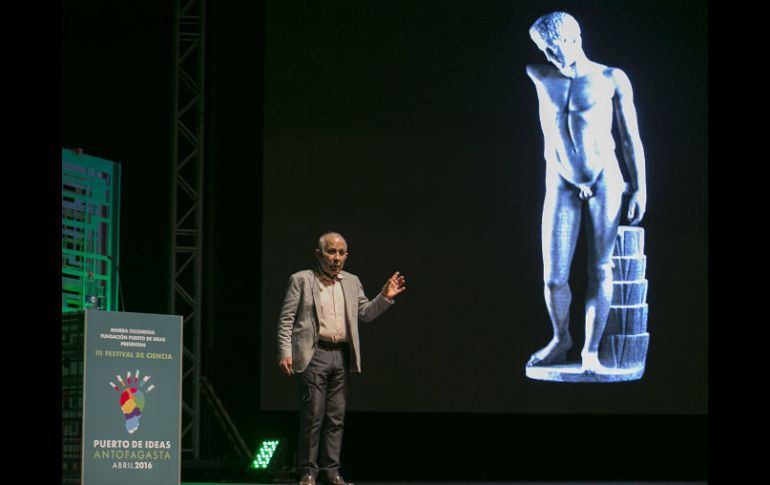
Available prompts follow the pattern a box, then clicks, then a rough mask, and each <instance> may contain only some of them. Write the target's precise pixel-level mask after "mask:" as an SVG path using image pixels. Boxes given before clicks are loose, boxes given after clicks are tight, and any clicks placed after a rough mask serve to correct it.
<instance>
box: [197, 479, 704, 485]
mask: <svg viewBox="0 0 770 485" xmlns="http://www.w3.org/2000/svg"><path fill="white" fill-rule="evenodd" d="M276 483H297V482H271V483H261V482H182V485H220V484H228V485H275V484H276ZM707 483H708V482H672V481H664V482H649V481H646V482H602V481H580V482H361V481H358V480H356V481H354V482H353V485H706V484H707Z"/></svg>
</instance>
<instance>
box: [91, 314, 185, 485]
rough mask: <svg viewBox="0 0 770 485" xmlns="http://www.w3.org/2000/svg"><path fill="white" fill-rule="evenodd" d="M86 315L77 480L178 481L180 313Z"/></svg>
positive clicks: (107, 484)
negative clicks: (80, 442)
mask: <svg viewBox="0 0 770 485" xmlns="http://www.w3.org/2000/svg"><path fill="white" fill-rule="evenodd" d="M84 318H85V325H84V330H85V348H84V351H83V352H84V370H83V396H84V399H83V453H82V457H83V467H82V473H83V475H82V477H83V479H82V485H123V484H125V485H141V484H153V485H179V483H180V459H181V420H182V413H181V409H182V317H180V316H176V315H151V314H142V313H126V312H104V311H92V310H87V311H86V312H85V317H84Z"/></svg>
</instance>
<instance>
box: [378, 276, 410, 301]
mask: <svg viewBox="0 0 770 485" xmlns="http://www.w3.org/2000/svg"><path fill="white" fill-rule="evenodd" d="M405 283H406V279H404V277H403V276H401V274H400V273H399V272H398V271H396V272H395V273H393V276H391V277H390V278H388V281H386V282H385V286H383V287H382V292H381V293H382V296H384V297H385V298H388V299H390V300H392V299H393V298H394V297H395V296H396V295H398V294H400V293H403V292H405V291H406V286H404V284H405Z"/></svg>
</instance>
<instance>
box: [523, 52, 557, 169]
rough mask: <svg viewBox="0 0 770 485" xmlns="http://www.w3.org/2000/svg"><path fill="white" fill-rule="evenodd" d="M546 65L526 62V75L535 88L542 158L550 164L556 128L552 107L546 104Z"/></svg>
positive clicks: (553, 158)
mask: <svg viewBox="0 0 770 485" xmlns="http://www.w3.org/2000/svg"><path fill="white" fill-rule="evenodd" d="M546 71H547V66H544V65H539V64H527V75H528V76H529V78H530V79H531V80H532V83H533V84H534V85H535V89H536V90H537V101H538V116H539V118H540V129H541V130H542V131H543V145H544V146H543V158H545V160H546V161H547V162H548V163H549V164H551V163H554V164H555V163H557V161H556V147H555V146H554V143H553V137H554V136H558V130H557V128H556V125H555V123H554V119H553V109H552V108H551V107H550V106H549V105H548V101H547V100H548V93H547V92H546V89H545V82H544V78H545V77H546V76H547V74H546Z"/></svg>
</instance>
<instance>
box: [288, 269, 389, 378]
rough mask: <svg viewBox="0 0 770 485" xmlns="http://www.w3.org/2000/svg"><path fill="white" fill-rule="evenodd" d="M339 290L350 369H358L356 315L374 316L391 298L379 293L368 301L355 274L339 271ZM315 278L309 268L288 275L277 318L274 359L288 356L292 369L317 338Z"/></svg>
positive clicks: (300, 366) (303, 361) (306, 359)
mask: <svg viewBox="0 0 770 485" xmlns="http://www.w3.org/2000/svg"><path fill="white" fill-rule="evenodd" d="M340 275H341V276H342V279H341V283H342V294H343V295H344V296H345V317H346V320H347V324H348V340H350V348H351V352H352V355H351V359H350V370H351V371H352V372H361V351H360V348H361V347H360V346H359V342H358V319H359V318H360V319H361V320H363V321H365V322H369V321H371V320H374V319H375V318H377V317H378V316H380V314H382V312H384V311H385V310H387V309H388V308H390V306H391V305H392V303H391V302H389V301H388V300H387V298H385V297H384V296H382V293H377V296H376V297H375V298H374V299H373V300H371V301H369V299H368V298H366V295H364V288H363V286H361V281H360V280H359V279H358V276H356V275H354V274H350V273H348V272H345V271H341V272H340ZM319 304H320V296H319V293H318V280H317V279H316V277H315V274H314V272H313V270H309V269H308V270H303V271H299V272H297V273H294V274H293V275H291V277H290V278H289V287H288V288H287V290H286V298H284V300H283V305H282V307H281V316H280V318H279V319H278V359H279V360H280V359H282V358H284V357H291V358H292V368H293V369H294V372H302V371H303V370H305V368H306V367H307V365H308V364H309V363H310V359H312V358H313V354H314V353H315V349H316V344H317V342H318V335H319V324H318V305H319Z"/></svg>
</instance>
